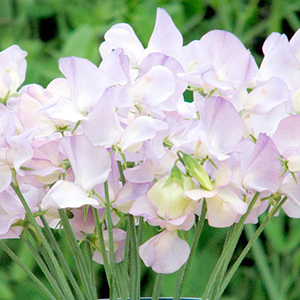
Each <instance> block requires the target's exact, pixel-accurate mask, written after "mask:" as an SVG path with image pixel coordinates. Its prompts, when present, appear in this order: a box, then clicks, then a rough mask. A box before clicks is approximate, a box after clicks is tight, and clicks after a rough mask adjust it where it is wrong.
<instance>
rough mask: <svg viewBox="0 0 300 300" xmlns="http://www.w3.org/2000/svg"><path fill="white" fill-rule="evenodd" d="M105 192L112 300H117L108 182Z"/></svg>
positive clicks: (105, 184) (105, 185)
mask: <svg viewBox="0 0 300 300" xmlns="http://www.w3.org/2000/svg"><path fill="white" fill-rule="evenodd" d="M104 190H105V208H106V216H107V229H108V249H109V265H110V270H111V273H110V299H111V300H115V299H117V297H116V293H115V292H116V290H115V287H116V276H115V260H114V237H113V223H112V218H111V207H110V201H109V191H108V182H107V181H106V182H105V183H104Z"/></svg>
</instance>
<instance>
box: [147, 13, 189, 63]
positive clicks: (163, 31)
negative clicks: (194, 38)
mask: <svg viewBox="0 0 300 300" xmlns="http://www.w3.org/2000/svg"><path fill="white" fill-rule="evenodd" d="M182 44H183V39H182V35H181V33H180V31H179V30H178V29H177V28H176V26H175V25H174V23H173V21H172V19H171V17H170V16H169V15H168V13H167V12H166V11H165V10H164V9H162V8H158V9H157V13H156V22H155V26H154V30H153V33H152V35H151V37H150V40H149V43H148V48H147V49H146V53H150V52H159V53H163V54H165V55H168V56H173V57H177V56H178V55H179V53H180V50H181V47H182Z"/></svg>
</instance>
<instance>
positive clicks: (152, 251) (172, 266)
mask: <svg viewBox="0 0 300 300" xmlns="http://www.w3.org/2000/svg"><path fill="white" fill-rule="evenodd" d="M139 254H140V257H141V259H142V260H143V261H144V263H145V265H146V266H147V267H151V268H152V270H153V271H154V272H156V273H162V274H170V273H173V272H176V271H177V270H178V269H180V267H181V266H182V265H183V264H184V263H185V262H186V261H187V259H188V257H189V255H190V248H189V245H188V243H187V242H186V241H184V240H182V239H180V238H179V237H178V235H177V232H176V231H172V232H168V231H166V230H165V231H163V232H162V233H160V234H158V235H157V236H154V237H153V238H151V239H150V240H148V241H147V242H146V243H144V244H143V245H141V246H140V249H139Z"/></svg>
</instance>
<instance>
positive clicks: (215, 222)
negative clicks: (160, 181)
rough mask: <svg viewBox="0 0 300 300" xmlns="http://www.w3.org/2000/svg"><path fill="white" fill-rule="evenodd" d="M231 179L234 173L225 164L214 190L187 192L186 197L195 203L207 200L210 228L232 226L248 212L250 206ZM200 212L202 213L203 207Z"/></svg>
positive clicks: (218, 175)
mask: <svg viewBox="0 0 300 300" xmlns="http://www.w3.org/2000/svg"><path fill="white" fill-rule="evenodd" d="M231 179H232V172H231V170H230V168H229V167H228V166H227V164H226V163H225V162H223V163H221V164H220V166H219V169H218V172H217V175H216V177H215V180H214V183H213V188H212V190H207V189H192V190H189V191H186V192H185V195H187V196H188V197H189V198H190V199H193V200H194V201H199V200H201V199H203V198H204V199H205V201H206V206H207V214H206V219H207V220H208V223H209V225H210V226H213V227H228V226H231V225H232V224H233V223H236V222H238V220H239V218H240V216H241V215H243V214H244V213H245V212H246V211H247V208H248V205H247V204H246V203H245V202H244V201H243V196H242V190H240V189H238V188H237V187H236V186H234V184H233V183H232V182H231ZM199 211H201V206H200V207H199ZM198 214H199V212H198Z"/></svg>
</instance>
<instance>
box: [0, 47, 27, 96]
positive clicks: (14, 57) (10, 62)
mask: <svg viewBox="0 0 300 300" xmlns="http://www.w3.org/2000/svg"><path fill="white" fill-rule="evenodd" d="M26 56H27V52H26V51H23V50H22V49H21V48H20V47H19V46H17V45H13V46H11V47H9V48H7V49H5V50H3V51H1V52H0V74H1V80H0V98H1V97H5V96H6V94H7V92H8V91H9V90H10V91H12V93H14V92H15V91H16V90H17V88H18V87H19V86H20V85H21V84H22V83H23V81H24V80H25V74H26V67H27V62H26V59H25V57H26Z"/></svg>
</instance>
